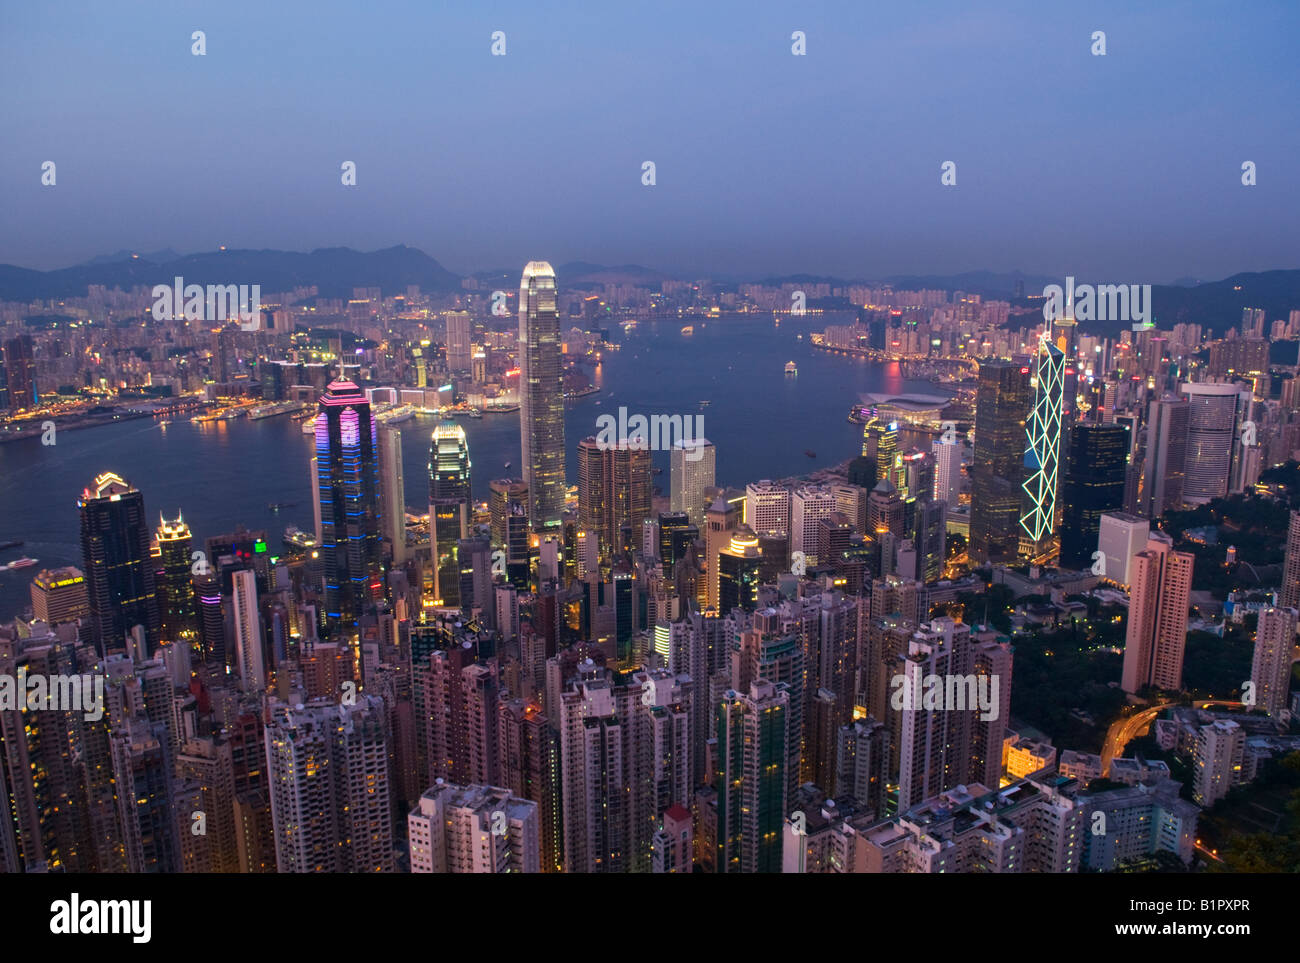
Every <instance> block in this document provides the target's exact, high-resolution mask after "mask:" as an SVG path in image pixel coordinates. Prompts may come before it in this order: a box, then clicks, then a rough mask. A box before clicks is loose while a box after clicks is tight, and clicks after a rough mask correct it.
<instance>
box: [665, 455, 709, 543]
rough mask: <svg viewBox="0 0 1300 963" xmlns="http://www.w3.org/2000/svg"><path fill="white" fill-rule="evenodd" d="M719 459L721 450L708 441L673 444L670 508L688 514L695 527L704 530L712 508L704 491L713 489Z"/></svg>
mask: <svg viewBox="0 0 1300 963" xmlns="http://www.w3.org/2000/svg"><path fill="white" fill-rule="evenodd" d="M716 459H717V451H716V450H715V449H714V447H713V442H711V441H709V440H708V439H705V438H699V439H696V440H695V441H693V442H690V443H689V444H688V443H687V442H686V440H685V439H679V440H678V441H676V442H675V443H674V444H673V450H672V457H671V459H670V465H669V467H670V473H671V476H672V477H671V484H672V494H671V496H670V497H671V499H672V500H671V503H670V507H671V508H672V510H673V511H675V512H685V513H686V514H687V515H689V516H690V519H691V524H693V525H695V526H696V527H698V528H700V529H703V528H704V510H705V509H706V508H708V507H709V506H708V500H707V498H706V497H705V494H704V490H705V489H706V488H712V487H713V482H714V472H715V468H716Z"/></svg>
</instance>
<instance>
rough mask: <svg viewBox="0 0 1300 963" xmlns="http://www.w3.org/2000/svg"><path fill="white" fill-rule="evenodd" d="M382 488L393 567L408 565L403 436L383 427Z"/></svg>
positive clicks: (385, 537) (380, 466) (380, 468)
mask: <svg viewBox="0 0 1300 963" xmlns="http://www.w3.org/2000/svg"><path fill="white" fill-rule="evenodd" d="M378 438H379V485H380V510H381V513H382V517H383V538H384V541H385V542H387V543H388V546H389V551H390V552H391V553H392V558H393V565H394V566H395V567H398V568H400V567H401V566H403V565H405V564H406V491H405V482H404V479H403V476H402V433H401V431H399V430H398V429H396V428H392V427H388V426H382V425H381V426H380V427H379V430H378Z"/></svg>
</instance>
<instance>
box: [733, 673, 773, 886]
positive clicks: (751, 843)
mask: <svg viewBox="0 0 1300 963" xmlns="http://www.w3.org/2000/svg"><path fill="white" fill-rule="evenodd" d="M716 719H717V738H718V748H717V760H718V762H717V766H718V771H717V782H716V790H717V794H718V830H717V845H718V855H717V861H716V866H717V868H718V872H721V873H778V872H780V871H781V826H782V823H783V822H784V820H785V816H786V811H785V810H786V804H787V801H788V795H787V782H788V780H787V773H786V768H787V766H788V764H789V763H788V758H789V754H788V751H787V744H788V741H789V739H790V690H789V687H788V686H787V685H786V684H785V683H772V682H769V681H767V680H766V679H759V680H755V681H754V682H753V683H751V684H750V687H749V691H748V692H747V693H744V694H742V693H739V692H737V691H735V690H734V689H733V690H728V691H727V692H726V693H725V694H724V695H723V697H722V703H721V705H720V706H719V707H718V711H717V714H716Z"/></svg>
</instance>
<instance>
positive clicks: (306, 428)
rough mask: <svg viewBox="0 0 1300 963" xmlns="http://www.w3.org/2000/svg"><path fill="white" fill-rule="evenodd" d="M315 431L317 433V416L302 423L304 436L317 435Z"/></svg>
mask: <svg viewBox="0 0 1300 963" xmlns="http://www.w3.org/2000/svg"><path fill="white" fill-rule="evenodd" d="M315 431H316V416H315V415H312V416H311V417H310V418H308V419H307V420H306V421H304V422H303V423H302V433H303V434H304V435H310V434H313V433H315Z"/></svg>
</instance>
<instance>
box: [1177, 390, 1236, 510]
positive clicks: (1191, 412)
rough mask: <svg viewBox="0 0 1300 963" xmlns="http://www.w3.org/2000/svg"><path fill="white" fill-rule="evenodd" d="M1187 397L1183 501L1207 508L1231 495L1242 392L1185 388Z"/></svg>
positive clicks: (1184, 391)
mask: <svg viewBox="0 0 1300 963" xmlns="http://www.w3.org/2000/svg"><path fill="white" fill-rule="evenodd" d="M1179 390H1180V391H1181V392H1182V393H1183V394H1184V395H1186V396H1187V403H1188V415H1187V455H1186V465H1185V468H1184V477H1183V500H1184V501H1185V502H1188V503H1189V504H1192V505H1204V504H1205V503H1207V502H1209V501H1210V500H1212V499H1215V498H1222V497H1224V496H1225V495H1227V494H1228V480H1229V476H1230V473H1231V471H1230V470H1231V468H1232V453H1233V445H1234V443H1235V442H1236V434H1237V405H1238V403H1239V395H1240V394H1241V392H1242V389H1241V387H1240V386H1239V385H1235V384H1211V383H1200V384H1183V385H1181V386H1180V387H1179Z"/></svg>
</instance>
